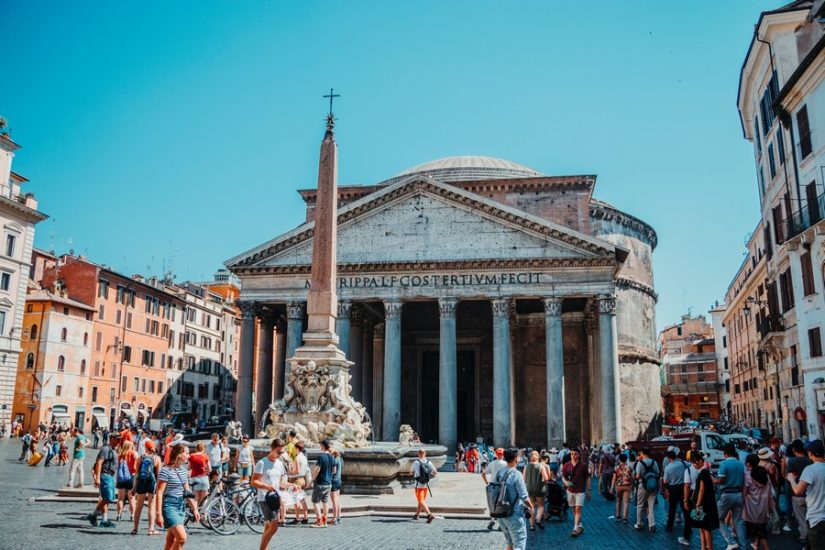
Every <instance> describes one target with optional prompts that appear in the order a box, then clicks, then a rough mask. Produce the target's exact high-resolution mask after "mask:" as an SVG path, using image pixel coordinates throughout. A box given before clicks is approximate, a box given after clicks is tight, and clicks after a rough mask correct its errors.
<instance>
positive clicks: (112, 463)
mask: <svg viewBox="0 0 825 550" xmlns="http://www.w3.org/2000/svg"><path fill="white" fill-rule="evenodd" d="M116 469H117V453H115V450H114V449H112V448H111V447H110V446H109V444H108V443H107V444H105V445H103V446H102V447H101V448H100V451H99V452H98V453H97V459H96V460H95V465H94V468H93V469H92V475H93V476H94V483H95V487H98V488H99V490H100V499H99V500H98V502H97V507H95V511H94V512H92V513H91V514H89V516H88V519H89V523H91V524H92V527H97V526H98V520H97V516H98V514H102V515H103V521H102V522H100V524H99V525H100V527H107V528H113V527H115V524H114V523H112V522H111V521H109V504H115V503H117V495H116V494H115V472H116Z"/></svg>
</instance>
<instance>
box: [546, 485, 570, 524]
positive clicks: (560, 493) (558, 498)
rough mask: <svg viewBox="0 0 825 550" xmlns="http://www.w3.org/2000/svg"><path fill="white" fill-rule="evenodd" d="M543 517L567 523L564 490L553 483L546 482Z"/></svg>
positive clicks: (566, 505) (565, 494)
mask: <svg viewBox="0 0 825 550" xmlns="http://www.w3.org/2000/svg"><path fill="white" fill-rule="evenodd" d="M544 507H545V510H544V515H545V517H548V518H551V517H554V516H555V517H558V518H559V520H561V521H567V509H568V507H569V505H568V504H567V493H566V491H565V490H564V488H563V487H562V486H561V485H559V484H558V483H556V482H555V481H548V482H547V498H545V504H544Z"/></svg>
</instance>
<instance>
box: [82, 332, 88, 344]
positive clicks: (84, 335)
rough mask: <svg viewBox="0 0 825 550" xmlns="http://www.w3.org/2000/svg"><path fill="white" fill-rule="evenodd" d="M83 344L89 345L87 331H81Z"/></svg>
mask: <svg viewBox="0 0 825 550" xmlns="http://www.w3.org/2000/svg"><path fill="white" fill-rule="evenodd" d="M83 345H84V346H88V345H89V333H88V332H84V333H83Z"/></svg>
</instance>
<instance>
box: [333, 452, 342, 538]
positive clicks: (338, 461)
mask: <svg viewBox="0 0 825 550" xmlns="http://www.w3.org/2000/svg"><path fill="white" fill-rule="evenodd" d="M332 458H333V459H334V460H335V466H334V468H333V471H332V488H331V489H330V491H329V497H330V499H331V500H332V524H333V525H338V524H339V523H341V475H342V474H343V473H344V459H343V458H341V452H340V451H339V450H338V449H332Z"/></svg>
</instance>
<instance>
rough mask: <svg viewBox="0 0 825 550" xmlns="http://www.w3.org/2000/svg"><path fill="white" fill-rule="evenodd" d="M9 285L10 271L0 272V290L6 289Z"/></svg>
mask: <svg viewBox="0 0 825 550" xmlns="http://www.w3.org/2000/svg"><path fill="white" fill-rule="evenodd" d="M10 286H11V273H8V272H6V271H4V272H2V273H0V290H6V291H7V290H8V289H9V287H10Z"/></svg>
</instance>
